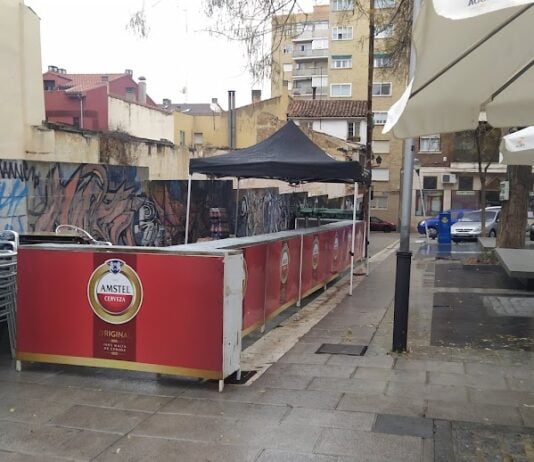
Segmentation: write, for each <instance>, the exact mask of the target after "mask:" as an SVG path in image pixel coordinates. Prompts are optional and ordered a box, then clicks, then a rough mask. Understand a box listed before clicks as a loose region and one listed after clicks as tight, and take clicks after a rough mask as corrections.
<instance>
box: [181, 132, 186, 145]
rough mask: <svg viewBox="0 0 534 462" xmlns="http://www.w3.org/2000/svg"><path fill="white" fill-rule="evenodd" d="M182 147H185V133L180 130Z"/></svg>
mask: <svg viewBox="0 0 534 462" xmlns="http://www.w3.org/2000/svg"><path fill="white" fill-rule="evenodd" d="M180 146H185V132H184V131H183V130H180Z"/></svg>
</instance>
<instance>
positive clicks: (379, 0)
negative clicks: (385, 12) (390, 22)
mask: <svg viewBox="0 0 534 462" xmlns="http://www.w3.org/2000/svg"><path fill="white" fill-rule="evenodd" d="M375 8H376V9H377V10H380V9H382V8H395V0H375Z"/></svg>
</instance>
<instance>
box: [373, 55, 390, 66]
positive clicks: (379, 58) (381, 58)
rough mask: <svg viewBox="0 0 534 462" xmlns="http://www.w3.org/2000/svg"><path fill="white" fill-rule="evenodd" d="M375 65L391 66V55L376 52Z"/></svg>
mask: <svg viewBox="0 0 534 462" xmlns="http://www.w3.org/2000/svg"><path fill="white" fill-rule="evenodd" d="M373 65H374V67H391V65H392V62H391V55H389V54H387V53H375V55H374V62H373Z"/></svg>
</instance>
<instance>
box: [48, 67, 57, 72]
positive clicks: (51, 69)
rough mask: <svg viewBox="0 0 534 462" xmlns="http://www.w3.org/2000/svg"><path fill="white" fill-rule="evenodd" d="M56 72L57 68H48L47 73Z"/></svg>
mask: <svg viewBox="0 0 534 462" xmlns="http://www.w3.org/2000/svg"><path fill="white" fill-rule="evenodd" d="M58 70H59V69H58V67H57V66H48V72H57V71H58Z"/></svg>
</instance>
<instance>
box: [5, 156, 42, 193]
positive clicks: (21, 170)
mask: <svg viewBox="0 0 534 462" xmlns="http://www.w3.org/2000/svg"><path fill="white" fill-rule="evenodd" d="M0 178H2V179H3V180H14V179H18V180H20V181H24V182H25V183H28V182H31V183H33V187H34V188H36V187H37V186H39V181H40V178H39V174H38V172H36V171H35V167H33V166H29V165H28V162H26V161H25V160H23V161H22V162H21V161H19V160H2V161H0Z"/></svg>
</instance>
